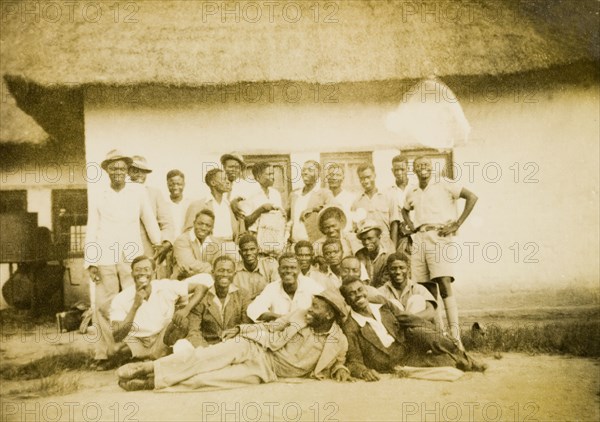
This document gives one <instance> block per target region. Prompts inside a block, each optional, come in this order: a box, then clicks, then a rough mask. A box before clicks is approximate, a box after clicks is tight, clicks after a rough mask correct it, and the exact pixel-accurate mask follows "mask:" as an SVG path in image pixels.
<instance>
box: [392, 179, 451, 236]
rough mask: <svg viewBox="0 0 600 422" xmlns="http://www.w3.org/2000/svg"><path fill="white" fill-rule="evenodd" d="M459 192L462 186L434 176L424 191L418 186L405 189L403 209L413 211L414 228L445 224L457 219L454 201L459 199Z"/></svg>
mask: <svg viewBox="0 0 600 422" xmlns="http://www.w3.org/2000/svg"><path fill="white" fill-rule="evenodd" d="M436 179H437V180H436ZM461 191H462V186H460V185H459V184H458V183H456V182H454V181H451V180H448V179H446V178H439V177H436V176H435V175H434V176H431V179H429V183H428V184H427V186H426V187H425V189H421V188H420V187H419V185H416V186H413V187H412V188H410V189H408V188H407V189H406V200H405V202H404V208H405V209H406V210H407V211H410V210H414V211H415V212H414V218H413V222H414V224H415V227H419V226H421V225H423V224H446V223H448V222H450V221H455V220H456V219H457V218H458V211H457V209H456V201H457V200H458V198H460V192H461Z"/></svg>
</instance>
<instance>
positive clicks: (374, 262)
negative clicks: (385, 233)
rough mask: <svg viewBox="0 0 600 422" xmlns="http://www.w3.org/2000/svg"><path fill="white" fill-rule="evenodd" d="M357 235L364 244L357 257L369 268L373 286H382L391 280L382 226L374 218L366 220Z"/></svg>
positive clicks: (368, 271)
mask: <svg viewBox="0 0 600 422" xmlns="http://www.w3.org/2000/svg"><path fill="white" fill-rule="evenodd" d="M356 236H357V237H358V239H359V240H360V241H361V242H362V244H363V248H362V249H360V250H359V251H357V252H356V257H357V258H358V259H359V261H360V262H361V263H362V264H363V265H364V266H365V268H366V269H367V273H368V274H369V279H370V280H371V286H373V287H381V286H382V285H383V284H384V283H385V282H386V281H388V280H389V276H388V273H387V270H386V262H387V261H386V260H387V256H388V253H387V251H386V250H385V249H384V247H383V245H382V244H381V227H380V226H379V225H378V224H377V223H376V222H375V221H373V220H364V221H363V222H362V223H361V224H360V226H359V228H358V232H357V233H356Z"/></svg>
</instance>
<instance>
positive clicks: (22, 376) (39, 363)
mask: <svg viewBox="0 0 600 422" xmlns="http://www.w3.org/2000/svg"><path fill="white" fill-rule="evenodd" d="M91 362H92V355H91V353H88V352H82V351H76V350H67V351H65V352H64V353H61V354H54V355H50V356H44V357H43V358H40V359H37V360H34V361H32V362H29V363H26V364H23V365H16V364H3V365H1V366H0V379H5V380H31V379H37V378H46V377H51V376H52V375H56V374H60V373H62V372H64V371H67V370H78V369H86V368H89V366H90V364H91Z"/></svg>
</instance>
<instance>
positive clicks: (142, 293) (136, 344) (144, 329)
mask: <svg viewBox="0 0 600 422" xmlns="http://www.w3.org/2000/svg"><path fill="white" fill-rule="evenodd" d="M131 271H132V275H133V280H134V282H135V285H134V286H129V287H128V288H126V289H124V290H123V291H122V292H121V293H119V294H118V295H117V296H115V297H114V299H113V300H112V302H111V305H110V321H111V329H112V335H113V338H114V340H115V341H116V342H120V341H123V340H125V343H126V344H127V346H128V347H129V349H131V352H132V355H133V357H134V358H150V359H158V358H160V357H162V356H165V355H166V354H167V353H168V350H169V349H168V347H167V346H166V345H165V343H164V342H163V337H164V335H165V331H166V329H167V327H168V325H169V323H170V322H171V320H172V319H173V318H174V315H175V307H176V305H181V306H182V309H180V310H179V311H177V314H178V315H177V317H178V318H179V319H180V320H181V319H185V318H186V317H187V316H188V314H189V313H190V311H191V310H192V309H193V308H194V306H196V304H197V303H198V302H199V301H200V300H201V299H202V297H204V295H205V294H206V292H207V291H208V289H209V288H210V287H212V284H213V282H212V278H210V277H206V278H202V277H201V276H200V277H198V276H195V277H192V278H189V279H187V280H184V281H176V280H168V279H162V280H155V279H154V261H153V260H152V259H150V258H148V257H147V256H144V255H142V256H138V257H137V258H135V259H134V260H133V262H132V263H131ZM199 286H202V288H198V287H199ZM192 292H193V293H194V295H193V297H192V298H191V299H190V300H189V301H188V293H192ZM185 302H188V303H187V305H186V306H185V307H183V305H184V303H185Z"/></svg>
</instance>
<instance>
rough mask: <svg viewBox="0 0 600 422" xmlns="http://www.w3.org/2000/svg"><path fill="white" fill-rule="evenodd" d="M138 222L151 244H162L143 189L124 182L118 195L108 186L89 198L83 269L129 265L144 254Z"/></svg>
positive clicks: (138, 185)
mask: <svg viewBox="0 0 600 422" xmlns="http://www.w3.org/2000/svg"><path fill="white" fill-rule="evenodd" d="M140 219H141V220H142V223H143V224H144V228H145V229H146V232H147V233H148V237H149V238H150V241H151V242H152V243H154V244H158V243H160V242H161V233H160V228H159V227H158V222H157V221H156V217H155V216H154V212H153V211H152V205H151V204H150V199H149V198H148V195H147V194H146V189H145V187H144V186H143V185H141V184H138V183H126V184H125V187H124V188H123V189H121V190H120V191H119V192H116V191H115V190H113V189H112V188H111V187H110V186H107V187H106V188H105V189H103V190H101V191H100V192H98V194H97V195H91V196H90V201H89V212H88V222H87V228H86V239H85V248H84V257H85V267H86V268H87V267H89V266H90V265H114V264H116V263H118V262H131V261H133V259H134V258H135V257H136V256H138V255H141V254H143V253H144V248H143V244H142V236H141V232H140Z"/></svg>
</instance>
